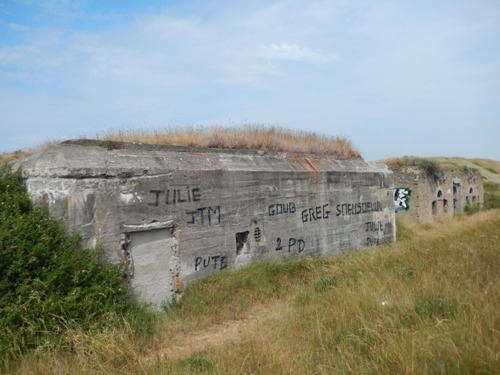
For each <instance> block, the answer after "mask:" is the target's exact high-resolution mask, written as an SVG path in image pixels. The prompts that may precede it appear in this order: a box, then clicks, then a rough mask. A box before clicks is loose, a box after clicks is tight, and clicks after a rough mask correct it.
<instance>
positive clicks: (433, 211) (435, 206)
mask: <svg viewBox="0 0 500 375" xmlns="http://www.w3.org/2000/svg"><path fill="white" fill-rule="evenodd" d="M432 214H433V215H437V204H436V201H432Z"/></svg>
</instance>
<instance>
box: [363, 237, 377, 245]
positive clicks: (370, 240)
mask: <svg viewBox="0 0 500 375" xmlns="http://www.w3.org/2000/svg"><path fill="white" fill-rule="evenodd" d="M378 245H380V238H378V237H375V238H371V237H367V238H366V246H378Z"/></svg>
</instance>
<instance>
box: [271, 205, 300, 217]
mask: <svg viewBox="0 0 500 375" xmlns="http://www.w3.org/2000/svg"><path fill="white" fill-rule="evenodd" d="M295 211H296V208H295V203H294V202H289V203H277V204H272V205H270V206H269V207H268V213H269V216H275V215H281V214H288V213H291V214H293V213H294V212H295Z"/></svg>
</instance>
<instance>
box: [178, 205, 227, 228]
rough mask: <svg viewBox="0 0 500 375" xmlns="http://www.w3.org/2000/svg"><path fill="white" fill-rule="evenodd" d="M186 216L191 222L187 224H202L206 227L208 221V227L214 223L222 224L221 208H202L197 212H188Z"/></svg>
mask: <svg viewBox="0 0 500 375" xmlns="http://www.w3.org/2000/svg"><path fill="white" fill-rule="evenodd" d="M186 215H188V216H190V220H189V221H186V223H187V224H200V225H205V222H206V220H205V219H207V221H208V225H212V223H216V224H220V220H221V219H220V217H221V215H220V206H217V207H200V208H197V209H196V210H191V211H186Z"/></svg>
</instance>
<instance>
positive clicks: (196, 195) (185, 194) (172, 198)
mask: <svg viewBox="0 0 500 375" xmlns="http://www.w3.org/2000/svg"><path fill="white" fill-rule="evenodd" d="M149 193H150V194H154V195H155V196H154V202H153V203H148V205H150V206H159V205H160V196H161V195H162V194H165V199H163V198H162V202H164V203H165V204H166V205H171V204H182V203H190V202H199V201H201V192H200V188H190V187H189V186H187V187H186V188H183V189H167V190H160V189H156V190H150V191H149Z"/></svg>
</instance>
